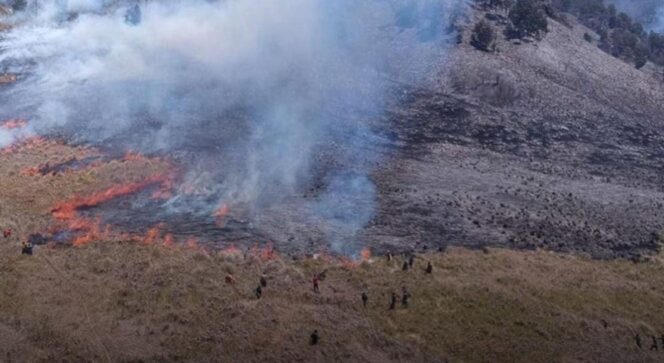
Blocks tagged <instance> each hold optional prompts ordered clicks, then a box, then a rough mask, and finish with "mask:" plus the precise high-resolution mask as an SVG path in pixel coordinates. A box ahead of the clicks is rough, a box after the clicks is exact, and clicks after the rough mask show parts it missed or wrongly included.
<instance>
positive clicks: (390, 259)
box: [386, 251, 392, 262]
mask: <svg viewBox="0 0 664 363" xmlns="http://www.w3.org/2000/svg"><path fill="white" fill-rule="evenodd" d="M386 256H387V262H390V261H392V252H389V251H388V252H387V255H386Z"/></svg>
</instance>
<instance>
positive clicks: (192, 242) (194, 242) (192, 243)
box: [185, 237, 198, 248]
mask: <svg viewBox="0 0 664 363" xmlns="http://www.w3.org/2000/svg"><path fill="white" fill-rule="evenodd" d="M185 244H186V245H187V247H189V248H197V247H198V239H197V238H196V237H189V238H188V239H187V242H185Z"/></svg>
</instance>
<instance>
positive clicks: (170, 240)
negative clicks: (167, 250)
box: [164, 233, 175, 247]
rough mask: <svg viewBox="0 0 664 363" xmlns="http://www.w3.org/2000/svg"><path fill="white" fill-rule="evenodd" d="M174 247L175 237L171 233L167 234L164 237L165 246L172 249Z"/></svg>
mask: <svg viewBox="0 0 664 363" xmlns="http://www.w3.org/2000/svg"><path fill="white" fill-rule="evenodd" d="M173 245H175V240H174V239H173V235H172V234H170V233H167V234H166V235H165V236H164V246H166V247H172V246H173Z"/></svg>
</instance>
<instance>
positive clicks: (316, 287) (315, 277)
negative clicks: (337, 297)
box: [312, 274, 320, 292]
mask: <svg viewBox="0 0 664 363" xmlns="http://www.w3.org/2000/svg"><path fill="white" fill-rule="evenodd" d="M312 282H313V284H314V292H320V290H319V288H318V283H319V282H320V277H318V274H315V275H314V279H313V281H312Z"/></svg>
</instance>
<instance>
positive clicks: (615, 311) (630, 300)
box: [0, 242, 664, 362]
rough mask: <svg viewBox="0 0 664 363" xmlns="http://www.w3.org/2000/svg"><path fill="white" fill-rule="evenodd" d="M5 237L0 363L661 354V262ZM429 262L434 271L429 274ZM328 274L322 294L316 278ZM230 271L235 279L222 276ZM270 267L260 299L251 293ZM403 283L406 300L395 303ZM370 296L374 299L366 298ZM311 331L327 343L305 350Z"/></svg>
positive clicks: (638, 357)
mask: <svg viewBox="0 0 664 363" xmlns="http://www.w3.org/2000/svg"><path fill="white" fill-rule="evenodd" d="M16 251H17V249H16V248H15V246H13V245H11V244H7V243H4V244H3V245H0V273H2V276H3V283H2V284H0V339H2V342H3V344H0V359H2V360H7V358H8V357H11V359H10V360H16V361H45V360H50V361H54V360H55V361H63V360H66V361H100V360H103V361H106V360H107V361H136V360H144V361H153V360H158V361H165V360H190V361H201V360H209V359H210V358H211V357H215V359H221V360H226V359H229V360H232V361H236V362H242V361H249V360H251V361H259V360H264V361H298V360H306V361H329V360H345V361H382V362H384V361H439V360H445V359H449V360H450V361H466V362H475V361H477V362H486V361H498V362H543V361H551V360H552V359H555V360H558V359H560V360H563V361H567V360H584V361H647V360H651V361H655V360H657V359H658V358H661V356H662V354H663V353H662V352H661V351H660V352H657V351H653V352H651V351H649V350H648V349H643V350H639V349H638V348H637V347H636V345H635V343H634V336H635V334H637V333H639V334H641V335H642V336H643V337H649V336H650V335H659V334H660V333H661V331H660V329H661V327H662V326H664V318H663V317H662V315H661V314H659V310H660V309H659V305H660V303H661V301H662V299H664V295H663V292H662V291H664V265H663V264H662V261H661V260H660V259H659V258H656V259H653V260H651V261H650V262H645V263H639V264H634V263H632V262H629V261H597V260H590V259H586V258H581V257H574V256H569V255H559V254H554V253H549V252H545V251H531V252H518V251H510V250H501V249H486V252H482V251H480V250H477V251H470V250H465V249H458V248H450V249H448V251H447V252H446V253H445V254H427V255H420V256H418V259H417V260H416V262H415V269H414V270H412V271H408V272H403V271H401V262H402V260H401V259H400V258H397V259H395V260H393V261H391V262H387V261H386V260H385V259H384V258H375V259H374V261H373V262H372V263H364V264H362V265H359V266H357V267H343V266H341V265H338V264H336V263H334V262H330V261H326V260H324V259H303V260H299V261H289V260H282V259H275V260H269V261H265V260H261V259H259V258H253V257H250V258H244V257H242V255H241V254H240V255H227V254H224V253H212V252H204V251H200V250H192V249H187V248H176V249H169V248H166V247H162V246H145V245H140V244H136V243H112V242H99V243H94V244H91V245H87V246H84V247H81V248H73V249H47V248H42V249H39V250H38V251H37V254H36V255H35V256H32V257H22V256H20V255H18V254H17V253H16ZM425 261H431V262H432V263H433V266H434V270H433V274H431V275H428V274H425V273H424V271H423V270H424V267H425ZM323 270H326V271H327V272H326V279H325V280H324V281H322V282H321V292H320V294H316V293H313V292H312V291H311V286H310V284H311V281H310V276H311V275H312V274H313V273H315V272H320V271H323ZM229 272H232V273H233V275H234V277H235V281H236V282H235V284H234V285H228V284H226V283H225V282H224V276H225V275H227V274H228V273H229ZM262 272H265V273H266V275H267V277H268V283H267V287H266V288H265V289H264V290H263V296H262V297H261V299H260V300H258V299H256V298H255V296H254V294H253V289H255V287H256V284H258V279H259V276H260V275H261V273H262ZM403 286H406V287H407V288H408V290H409V291H410V293H411V294H412V301H411V304H410V306H409V308H408V309H404V308H402V307H397V309H396V310H395V311H392V312H390V311H388V310H387V307H388V299H389V294H390V293H391V292H392V291H396V292H397V293H398V294H399V293H400V291H401V288H402V287H403ZM362 292H367V293H368V297H369V300H368V305H367V308H366V309H365V308H363V307H362V303H361V298H360V296H361V293H362ZM313 329H318V330H319V332H320V336H321V340H320V343H319V344H318V345H317V346H315V347H312V346H310V345H309V344H308V339H309V334H311V332H312V331H313Z"/></svg>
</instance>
